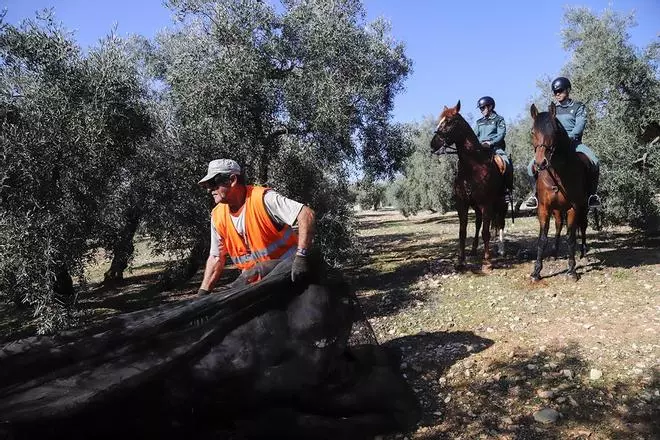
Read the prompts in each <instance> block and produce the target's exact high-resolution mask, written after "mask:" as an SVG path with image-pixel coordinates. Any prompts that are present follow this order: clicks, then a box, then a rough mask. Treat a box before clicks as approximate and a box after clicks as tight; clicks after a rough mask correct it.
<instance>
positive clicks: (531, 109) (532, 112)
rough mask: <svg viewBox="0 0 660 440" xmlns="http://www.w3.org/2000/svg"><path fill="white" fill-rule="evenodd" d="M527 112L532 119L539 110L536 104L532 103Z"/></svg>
mask: <svg viewBox="0 0 660 440" xmlns="http://www.w3.org/2000/svg"><path fill="white" fill-rule="evenodd" d="M529 113H530V114H531V115H532V119H536V117H537V116H538V114H539V111H538V109H537V108H536V105H534V104H532V106H531V107H530V108H529Z"/></svg>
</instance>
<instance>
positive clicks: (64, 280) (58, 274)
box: [53, 263, 75, 297]
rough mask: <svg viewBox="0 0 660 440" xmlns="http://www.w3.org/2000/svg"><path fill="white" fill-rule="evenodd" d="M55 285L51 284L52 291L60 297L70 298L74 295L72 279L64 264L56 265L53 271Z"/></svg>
mask: <svg viewBox="0 0 660 440" xmlns="http://www.w3.org/2000/svg"><path fill="white" fill-rule="evenodd" d="M53 272H55V283H54V284H53V291H54V292H55V293H56V294H58V295H62V296H66V297H71V296H73V295H74V294H75V291H74V290H73V279H72V278H71V275H69V268H68V267H67V266H66V263H60V264H58V265H57V266H56V267H55V268H54V269H53Z"/></svg>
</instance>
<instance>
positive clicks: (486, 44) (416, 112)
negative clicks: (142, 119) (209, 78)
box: [0, 0, 660, 122]
mask: <svg viewBox="0 0 660 440" xmlns="http://www.w3.org/2000/svg"><path fill="white" fill-rule="evenodd" d="M364 3H365V7H366V10H367V18H368V20H373V19H374V18H376V17H385V18H386V19H388V20H389V21H390V22H391V24H392V33H393V35H394V37H395V39H396V40H397V41H402V42H404V43H405V45H406V48H407V50H406V52H407V54H408V56H409V57H410V58H412V60H413V63H414V65H413V69H414V71H413V73H412V75H411V76H410V77H409V78H408V80H407V81H406V84H405V85H406V90H405V91H404V92H402V93H401V94H400V96H398V97H397V100H396V103H395V111H394V118H395V119H396V120H398V121H401V122H407V121H413V120H421V119H422V118H424V117H425V116H429V115H437V114H438V113H439V112H440V110H441V109H442V106H443V105H454V104H455V103H456V101H457V100H458V99H460V100H461V103H462V106H463V109H464V110H463V113H465V114H467V113H469V112H472V113H473V114H474V115H476V114H477V113H478V112H477V111H476V110H475V107H476V101H477V99H479V97H481V96H483V95H491V96H493V97H494V98H495V100H496V102H497V110H498V112H499V113H500V114H501V115H502V116H504V117H505V118H506V119H507V120H512V119H515V118H516V116H518V115H526V114H527V105H528V102H529V100H530V99H531V97H532V96H533V95H534V94H535V92H536V90H537V89H536V80H537V79H540V78H544V77H546V76H556V75H557V74H558V73H559V70H560V69H561V67H562V66H563V65H564V64H565V62H566V61H567V60H568V54H567V53H565V52H564V50H563V49H562V46H561V40H560V29H561V25H562V17H563V13H564V8H565V7H566V6H568V5H579V6H586V7H589V8H590V9H592V10H593V11H595V12H599V13H600V12H602V11H603V10H604V9H605V8H608V7H609V8H612V9H614V10H616V11H619V12H624V13H629V12H632V11H635V12H636V14H635V16H636V19H637V23H638V26H636V27H634V28H633V29H632V30H631V37H632V42H633V43H634V44H635V45H637V46H640V47H641V46H646V45H647V44H648V43H650V42H651V41H653V40H654V39H656V40H657V39H658V38H660V1H658V0H609V1H608V0H581V1H576V2H562V1H561V0H559V1H558V0H549V1H522V0H521V1H516V2H513V1H506V0H502V1H492V0H491V1H484V0H478V1H470V0H465V1H443V0H365V2H364ZM514 4H515V7H513V6H510V5H514ZM51 6H52V7H54V8H55V14H56V17H57V18H58V19H59V20H60V21H62V22H63V23H64V24H65V26H66V27H67V28H69V29H71V30H73V31H75V35H76V37H77V39H78V41H79V43H80V44H81V45H82V46H88V45H90V44H94V43H95V42H96V41H97V40H98V39H99V38H101V37H102V36H103V35H105V34H107V32H108V31H109V30H110V29H111V28H112V26H113V25H114V24H115V23H116V24H117V30H118V33H119V34H120V35H125V34H131V33H138V34H142V35H145V36H147V37H152V36H154V35H155V34H156V33H157V32H158V31H159V30H161V29H163V28H166V27H170V26H172V23H173V21H172V14H171V13H170V11H169V10H168V9H166V8H165V7H164V6H163V5H162V1H161V0H0V8H6V9H7V17H6V18H7V20H8V21H9V22H10V23H16V22H18V21H20V20H21V19H23V18H26V17H30V16H33V15H34V11H36V10H38V9H41V8H44V7H51ZM577 98H579V96H577Z"/></svg>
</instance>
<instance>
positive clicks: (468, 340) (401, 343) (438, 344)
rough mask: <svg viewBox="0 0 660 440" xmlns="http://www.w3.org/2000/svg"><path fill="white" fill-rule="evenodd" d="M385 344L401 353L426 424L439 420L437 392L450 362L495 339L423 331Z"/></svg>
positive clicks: (403, 366)
mask: <svg viewBox="0 0 660 440" xmlns="http://www.w3.org/2000/svg"><path fill="white" fill-rule="evenodd" d="M382 345H383V346H385V347H386V348H388V349H394V350H396V351H397V352H398V353H400V354H401V365H400V368H401V371H402V373H403V374H404V377H406V379H407V380H408V382H409V383H410V385H411V386H412V387H413V390H414V392H415V394H416V395H417V397H418V399H419V402H420V405H421V407H422V410H423V416H422V420H421V422H420V423H421V424H422V425H425V424H429V423H433V422H434V421H437V417H438V416H437V415H435V413H437V412H438V411H439V410H440V404H439V403H438V399H437V395H438V393H439V392H440V389H441V388H442V386H441V384H440V383H439V382H438V379H439V378H440V377H442V375H443V374H444V373H445V371H446V370H447V369H448V368H449V367H450V366H451V365H453V364H455V363H456V362H458V361H460V360H461V359H464V358H467V357H469V356H470V355H472V354H473V353H478V352H480V351H483V350H486V349H487V348H488V347H490V346H491V345H493V341H492V340H490V339H486V338H482V337H480V336H477V335H475V334H474V333H472V332H464V331H457V332H433V333H425V332H421V333H419V334H417V335H411V336H403V337H401V338H396V339H392V340H390V341H387V342H385V343H383V344H382Z"/></svg>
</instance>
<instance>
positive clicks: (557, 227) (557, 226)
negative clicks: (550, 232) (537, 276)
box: [552, 209, 564, 260]
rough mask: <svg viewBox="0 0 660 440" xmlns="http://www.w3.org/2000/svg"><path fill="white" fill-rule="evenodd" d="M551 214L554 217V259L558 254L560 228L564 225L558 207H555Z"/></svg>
mask: <svg viewBox="0 0 660 440" xmlns="http://www.w3.org/2000/svg"><path fill="white" fill-rule="evenodd" d="M552 215H553V216H554V217H555V247H554V249H553V250H552V256H553V257H555V260H556V259H557V258H558V256H559V240H560V239H561V228H562V227H563V226H564V221H563V220H564V219H563V218H562V215H561V211H560V210H558V209H555V210H554V211H553V213H552Z"/></svg>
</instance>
